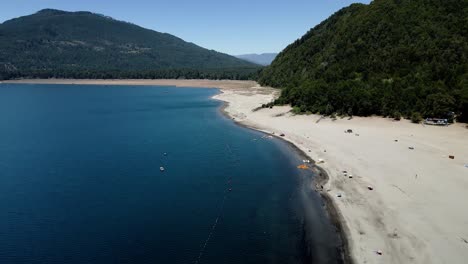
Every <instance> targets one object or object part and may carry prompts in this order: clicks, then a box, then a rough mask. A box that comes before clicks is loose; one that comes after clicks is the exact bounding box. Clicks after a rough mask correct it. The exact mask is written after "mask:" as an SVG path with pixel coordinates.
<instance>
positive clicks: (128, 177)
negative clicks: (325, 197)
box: [0, 84, 339, 264]
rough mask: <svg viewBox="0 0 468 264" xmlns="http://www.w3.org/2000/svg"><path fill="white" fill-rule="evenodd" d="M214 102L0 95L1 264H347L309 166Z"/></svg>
mask: <svg viewBox="0 0 468 264" xmlns="http://www.w3.org/2000/svg"><path fill="white" fill-rule="evenodd" d="M216 92H217V90H215V89H191V88H184V89H180V88H171V87H150V86H138V87H134V86H79V85H10V84H0V263H213V264H214V263H304V262H308V263H310V262H312V263H338V262H339V260H338V259H337V253H338V245H339V239H338V237H337V235H336V232H335V230H334V228H333V226H331V225H330V222H329V220H328V218H327V217H325V212H324V210H323V209H322V201H321V199H320V198H319V197H318V195H317V194H315V193H314V192H312V191H311V190H310V189H309V188H308V187H307V185H308V184H309V183H310V180H311V179H312V177H313V175H312V173H311V172H307V171H301V170H298V169H297V168H296V166H297V165H298V164H299V163H300V161H301V160H302V157H300V155H299V154H298V153H297V152H296V151H295V150H294V149H293V148H292V147H290V146H289V145H288V144H286V143H284V142H281V141H279V140H278V139H265V138H262V136H263V134H262V133H259V132H256V131H252V130H249V129H246V128H243V127H240V126H238V125H236V124H234V123H233V122H232V121H231V120H229V119H227V118H226V117H224V116H223V115H222V114H221V113H220V111H219V107H220V105H221V103H220V102H218V101H215V100H212V99H210V98H211V96H213V95H214V94H215V93H216ZM164 153H166V154H167V155H164ZM160 166H164V167H165V169H166V170H165V171H164V172H161V171H160V169H159V167H160Z"/></svg>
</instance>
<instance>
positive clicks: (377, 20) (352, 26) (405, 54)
mask: <svg viewBox="0 0 468 264" xmlns="http://www.w3.org/2000/svg"><path fill="white" fill-rule="evenodd" d="M466 14H468V1H466V0H462V1H460V0H374V1H373V2H371V3H370V4H369V5H363V4H352V5H351V6H349V7H346V8H344V9H342V10H340V11H338V12H337V13H335V14H334V15H332V16H331V17H330V18H328V19H327V20H325V21H323V22H322V23H320V24H319V25H317V26H316V27H314V28H312V29H311V30H310V31H309V32H307V33H306V34H305V35H304V36H303V37H301V38H300V39H298V40H297V41H295V42H294V43H292V44H291V45H289V46H288V47H287V48H286V49H284V50H283V51H282V52H281V53H280V54H279V55H278V56H277V57H276V59H275V60H274V61H273V63H272V64H271V65H270V66H269V67H267V68H265V69H264V70H262V72H261V73H260V74H259V77H258V81H259V83H261V84H262V85H270V86H274V87H283V88H284V89H283V91H282V94H281V97H280V98H279V100H278V101H277V102H276V103H290V104H292V105H293V106H294V111H296V112H314V113H322V114H332V113H337V114H350V115H352V114H354V115H364V116H365V115H371V114H378V115H383V116H395V117H399V116H400V115H403V116H405V117H409V116H411V115H413V116H418V115H422V116H424V117H446V116H447V115H448V114H447V113H449V112H451V111H453V112H455V113H456V114H457V115H458V119H459V120H464V121H468V39H467V37H468V16H467V15H466Z"/></svg>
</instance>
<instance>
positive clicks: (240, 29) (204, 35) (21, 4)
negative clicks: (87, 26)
mask: <svg viewBox="0 0 468 264" xmlns="http://www.w3.org/2000/svg"><path fill="white" fill-rule="evenodd" d="M370 2H371V1H370V0H358V1H353V0H339V1H334V2H320V3H310V2H307V1H303V0H300V3H295V4H294V5H291V4H287V3H269V2H268V1H266V0H259V1H255V3H252V1H247V0H240V1H238V2H236V3H235V4H234V3H223V4H222V5H220V4H217V2H215V1H214V0H205V1H198V2H196V3H194V2H191V1H188V0H178V1H176V2H171V3H161V2H160V3H153V2H151V1H149V0H136V1H133V2H132V3H131V6H129V3H128V1H123V0H121V1H114V2H113V3H112V5H111V6H109V5H108V4H106V3H102V2H98V3H96V2H94V1H91V0H84V1H80V2H79V3H75V2H63V1H58V0H46V1H41V2H37V1H33V0H18V1H15V2H14V3H11V2H7V3H3V5H2V10H1V11H0V23H4V22H5V21H7V20H10V19H13V18H17V17H21V16H27V15H31V14H34V13H36V12H38V11H40V10H43V9H58V10H63V11H68V12H77V11H89V12H92V13H97V14H102V15H105V16H110V17H112V18H114V19H116V20H121V21H125V22H130V23H133V24H135V25H138V26H141V27H144V28H147V29H151V30H155V31H158V32H162V33H168V34H171V35H174V36H176V37H179V38H181V39H183V40H185V41H187V42H192V43H194V44H196V45H198V46H201V47H203V48H206V49H210V50H216V51H219V52H222V53H226V54H230V55H234V56H237V55H245V54H263V53H279V52H281V51H282V50H283V49H284V48H285V47H286V46H287V45H289V44H290V43H292V42H294V41H295V40H297V39H299V38H300V37H301V36H303V35H304V34H305V33H306V32H307V31H308V30H310V29H311V28H313V27H314V26H316V25H317V24H319V23H320V22H321V21H323V20H325V19H326V18H328V17H329V16H331V15H332V14H333V13H335V12H336V11H338V10H340V9H341V8H343V7H346V6H349V5H350V4H353V3H364V4H368V3H370ZM180 6H184V9H183V10H181V9H180ZM156 8H160V11H155V12H156V13H155V12H153V11H152V10H154V9H156ZM227 9H229V10H227ZM185 10H190V12H185ZM246 10H247V12H246ZM182 12H183V14H184V19H174V17H177V16H180V13H182ZM135 14H137V15H135ZM155 14H157V15H156V16H155ZM278 18H280V19H278ZM213 21H216V23H213ZM188 24H189V25H190V27H187V26H186V25H188ZM233 40H235V41H233ZM239 40H241V41H239Z"/></svg>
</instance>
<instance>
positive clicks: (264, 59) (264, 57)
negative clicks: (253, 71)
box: [235, 53, 278, 66]
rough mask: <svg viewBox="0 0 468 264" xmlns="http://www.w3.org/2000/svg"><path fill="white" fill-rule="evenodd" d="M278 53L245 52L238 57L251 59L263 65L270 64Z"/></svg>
mask: <svg viewBox="0 0 468 264" xmlns="http://www.w3.org/2000/svg"><path fill="white" fill-rule="evenodd" d="M277 55H278V53H262V54H243V55H236V56H235V57H236V58H239V59H243V60H246V61H250V62H252V63H256V64H259V65H263V66H268V65H270V64H271V62H272V61H273V60H274V59H275V57H276V56H277Z"/></svg>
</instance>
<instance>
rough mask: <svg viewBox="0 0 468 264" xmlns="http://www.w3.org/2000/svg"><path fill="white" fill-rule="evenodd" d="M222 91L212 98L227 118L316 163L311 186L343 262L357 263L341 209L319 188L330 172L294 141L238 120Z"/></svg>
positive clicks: (327, 178)
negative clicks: (230, 110) (317, 195)
mask: <svg viewBox="0 0 468 264" xmlns="http://www.w3.org/2000/svg"><path fill="white" fill-rule="evenodd" d="M222 93H223V89H219V93H217V94H216V95H214V96H213V97H212V98H213V99H215V100H218V101H221V102H222V105H221V106H220V112H221V113H222V114H223V115H224V116H225V117H226V118H228V119H231V120H232V121H233V122H234V123H235V124H237V125H238V126H241V127H244V128H247V129H252V130H255V131H259V132H261V133H263V134H265V135H269V136H273V137H275V138H276V139H278V140H281V141H283V142H285V143H286V144H288V145H289V146H290V147H291V148H292V149H293V151H295V152H296V153H298V155H299V156H301V157H303V158H306V159H309V160H310V161H311V163H312V164H313V165H314V167H313V169H316V170H314V174H315V177H314V179H313V180H312V183H313V185H314V186H315V187H312V186H310V188H311V189H312V190H313V191H315V192H317V193H318V194H319V195H320V197H321V198H322V200H323V202H324V209H325V212H326V213H327V217H328V219H329V220H330V221H331V224H332V225H333V226H334V227H335V229H336V232H337V234H338V237H339V239H340V241H339V242H340V244H341V245H340V246H339V248H338V250H339V251H340V252H339V254H340V256H339V257H340V259H341V261H342V263H343V264H354V263H356V262H355V261H354V259H353V257H352V254H351V252H350V248H349V239H348V233H347V231H346V228H347V227H346V225H345V219H344V218H343V216H342V215H341V213H340V211H339V209H338V208H337V206H336V204H335V202H334V201H333V198H332V197H331V196H330V195H329V194H328V193H327V192H324V191H323V190H321V189H320V188H319V186H323V185H325V184H327V183H328V181H329V180H330V177H329V176H328V173H327V172H326V170H324V169H323V168H322V167H320V165H318V164H317V162H316V160H314V158H313V157H311V156H310V155H308V154H307V153H306V152H305V151H304V150H302V149H300V148H299V147H298V146H296V145H295V144H294V143H293V142H291V141H288V140H286V139H285V138H283V137H281V136H279V135H276V134H272V133H269V132H268V131H265V130H263V129H261V128H260V127H256V126H255V125H252V124H250V125H248V124H244V123H242V122H240V121H238V120H236V118H235V117H234V116H232V115H231V114H230V113H229V112H228V111H227V110H226V109H227V108H228V107H229V102H228V101H224V100H221V99H219V95H222Z"/></svg>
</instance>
